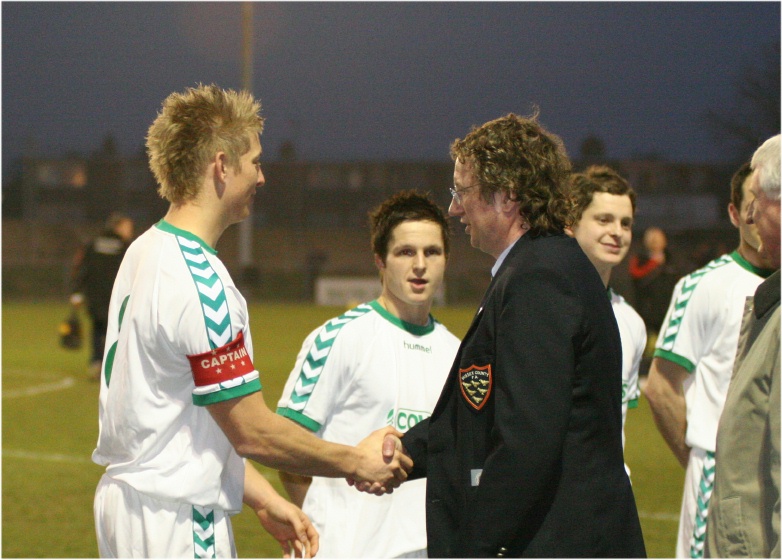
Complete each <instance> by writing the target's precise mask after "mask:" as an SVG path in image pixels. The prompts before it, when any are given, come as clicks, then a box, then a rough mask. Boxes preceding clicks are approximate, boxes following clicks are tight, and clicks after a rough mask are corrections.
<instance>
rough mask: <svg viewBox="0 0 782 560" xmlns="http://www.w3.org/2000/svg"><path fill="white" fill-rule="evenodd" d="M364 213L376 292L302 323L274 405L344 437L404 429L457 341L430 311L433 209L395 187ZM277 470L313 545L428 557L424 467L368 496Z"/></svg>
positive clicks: (432, 396)
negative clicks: (312, 533) (385, 492)
mask: <svg viewBox="0 0 782 560" xmlns="http://www.w3.org/2000/svg"><path fill="white" fill-rule="evenodd" d="M371 222H372V247H373V251H374V253H375V262H376V264H377V266H378V268H379V269H380V274H381V284H382V291H381V295H380V296H379V297H378V299H376V300H374V301H371V302H369V303H365V304H362V305H359V306H358V307H356V308H354V309H351V310H350V311H347V312H346V313H344V314H342V315H340V316H339V317H335V318H334V319H331V320H330V321H327V322H326V323H325V324H323V325H321V326H320V327H318V328H316V329H315V330H314V331H312V333H311V334H310V335H309V336H308V337H307V338H306V339H305V341H304V344H303V345H302V348H301V352H300V353H299V355H298V358H297V359H296V365H295V366H294V368H293V370H292V371H291V374H290V377H289V378H288V382H287V383H286V385H285V389H284V391H283V394H282V397H281V398H280V401H279V404H278V409H277V412H278V413H279V414H281V415H283V416H286V417H288V418H291V419H292V420H294V421H296V422H298V423H300V424H301V425H302V426H304V427H305V428H307V429H309V430H312V431H313V432H315V433H316V434H317V435H318V436H319V437H321V438H323V439H325V440H328V441H334V442H338V443H344V444H347V445H353V444H355V443H356V442H358V441H360V439H361V438H362V434H364V433H367V432H369V431H371V430H374V429H377V428H379V427H381V426H384V425H391V426H394V427H395V428H396V429H398V430H399V431H400V432H406V431H407V429H408V428H410V427H412V426H414V425H415V424H416V423H418V422H420V421H421V420H423V419H424V418H428V417H429V415H430V413H431V411H432V409H433V408H434V405H435V404H436V402H437V399H438V397H439V396H440V392H441V390H442V387H443V383H444V382H445V378H446V377H447V375H448V370H449V369H450V366H451V364H452V362H453V358H454V356H455V354H456V351H457V350H458V347H459V339H458V338H456V337H455V336H454V335H453V334H451V333H450V332H449V331H448V330H447V329H446V328H445V327H444V326H443V325H442V324H440V323H438V322H437V321H436V320H435V319H434V318H433V317H432V316H431V315H430V314H429V311H430V309H431V306H432V299H433V298H434V296H435V293H436V292H437V290H438V289H439V287H440V286H441V284H442V280H443V273H444V271H445V263H446V259H447V256H448V241H449V234H448V223H447V221H446V218H445V216H444V214H443V213H442V211H441V210H440V209H439V208H438V207H437V206H436V205H435V204H434V203H433V202H432V201H431V200H430V199H429V198H428V197H425V196H422V195H420V194H417V193H415V192H413V191H405V192H401V193H398V194H396V195H394V196H392V197H391V198H390V199H388V200H387V201H386V202H384V203H383V204H381V205H380V206H379V207H378V208H377V209H376V210H375V211H374V212H373V214H372V219H371ZM280 474H281V478H282V480H283V483H284V485H285V487H286V489H287V490H288V492H289V494H290V495H291V498H292V499H293V500H294V502H297V503H298V504H299V505H302V507H303V509H304V512H305V513H306V514H307V515H309V516H310V518H311V519H312V522H313V524H314V525H315V527H316V528H317V529H318V531H319V533H320V552H319V556H321V557H324V558H395V557H426V515H425V495H426V481H425V480H424V479H422V480H416V481H412V482H408V483H406V484H403V485H402V486H401V487H400V488H398V489H397V490H395V491H394V493H393V494H391V495H389V496H384V497H382V498H379V499H378V498H375V497H373V496H365V495H364V494H359V493H358V492H356V491H355V490H354V489H352V488H349V487H348V486H347V485H346V484H345V483H344V482H343V481H338V480H333V479H328V478H321V477H315V478H312V479H310V478H305V477H298V476H294V475H290V474H288V473H280Z"/></svg>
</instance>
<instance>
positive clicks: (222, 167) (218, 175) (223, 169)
mask: <svg viewBox="0 0 782 560" xmlns="http://www.w3.org/2000/svg"><path fill="white" fill-rule="evenodd" d="M214 166H215V179H217V180H219V181H221V182H222V181H225V179H226V177H227V176H228V154H226V153H225V152H217V153H216V154H215V157H214Z"/></svg>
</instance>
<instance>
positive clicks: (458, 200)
mask: <svg viewBox="0 0 782 560" xmlns="http://www.w3.org/2000/svg"><path fill="white" fill-rule="evenodd" d="M479 186H480V185H473V186H471V187H464V188H463V189H461V190H458V191H457V190H456V187H451V188H450V189H448V190H449V191H451V197H453V199H454V200H455V201H456V204H458V205H459V206H461V205H462V193H465V192H467V191H469V190H471V189H474V188H475V187H479Z"/></svg>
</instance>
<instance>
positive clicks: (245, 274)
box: [239, 2, 257, 284]
mask: <svg viewBox="0 0 782 560" xmlns="http://www.w3.org/2000/svg"><path fill="white" fill-rule="evenodd" d="M252 24H253V3H252V2H242V88H243V89H245V90H246V91H248V92H250V93H251V94H252V82H253V41H252V39H253V37H252V28H253V25H252ZM254 214H255V208H254V207H251V208H250V215H249V216H247V218H245V219H244V220H243V221H242V222H241V223H240V224H239V265H240V267H241V275H242V280H243V282H244V283H248V284H249V283H251V282H254V281H257V278H256V276H257V274H256V270H255V267H254V266H253V215H254Z"/></svg>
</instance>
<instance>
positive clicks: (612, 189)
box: [568, 165, 635, 223]
mask: <svg viewBox="0 0 782 560" xmlns="http://www.w3.org/2000/svg"><path fill="white" fill-rule="evenodd" d="M568 183H569V185H570V197H571V200H572V204H573V218H574V222H573V223H576V222H578V221H579V220H580V219H581V216H582V215H583V214H584V210H586V209H587V207H588V206H589V205H590V204H592V199H593V198H594V195H595V193H596V192H603V193H608V194H615V195H620V196H621V195H627V196H628V197H629V198H630V204H631V205H632V207H633V215H635V191H634V190H633V188H632V187H631V186H630V183H628V182H627V181H626V180H625V179H624V178H623V177H622V176H621V175H619V173H617V172H616V171H614V170H613V169H611V168H610V167H608V166H607V165H591V166H589V167H588V168H587V170H586V171H584V172H583V173H573V174H572V175H571V176H570V179H569V181H568Z"/></svg>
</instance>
